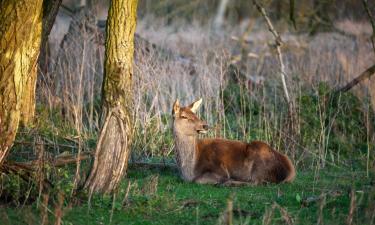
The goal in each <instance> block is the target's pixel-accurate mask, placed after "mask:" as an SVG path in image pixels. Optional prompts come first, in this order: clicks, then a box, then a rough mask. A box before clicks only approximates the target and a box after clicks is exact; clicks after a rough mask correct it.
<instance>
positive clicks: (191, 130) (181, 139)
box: [172, 99, 296, 185]
mask: <svg viewBox="0 0 375 225" xmlns="http://www.w3.org/2000/svg"><path fill="white" fill-rule="evenodd" d="M201 103H202V99H199V100H198V101H196V102H193V103H192V104H191V105H189V106H186V107H180V103H179V101H178V100H176V102H175V103H174V105H173V110H172V115H173V134H174V140H175V153H176V161H177V164H178V168H179V170H180V173H181V175H182V178H183V179H184V180H186V181H192V182H196V183H201V184H224V185H242V184H255V185H256V184H262V183H270V182H271V183H280V182H291V181H293V179H294V177H295V174H296V172H295V169H294V166H293V164H292V162H291V161H290V159H289V158H288V157H287V156H286V155H284V154H281V153H279V152H277V151H275V150H274V149H272V148H271V147H270V146H269V145H268V144H266V143H264V142H261V141H253V142H251V143H245V142H242V141H234V140H227V139H220V138H207V139H199V138H198V134H199V133H206V132H207V130H208V125H207V123H206V122H204V121H202V120H201V119H199V118H198V117H197V115H196V114H195V113H196V112H197V110H198V108H199V106H200V105H201Z"/></svg>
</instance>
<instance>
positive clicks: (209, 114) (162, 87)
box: [38, 15, 375, 160]
mask: <svg viewBox="0 0 375 225" xmlns="http://www.w3.org/2000/svg"><path fill="white" fill-rule="evenodd" d="M79 18H81V17H79ZM72 21H73V23H72V24H71V26H70V28H69V33H68V35H66V36H65V37H64V39H65V41H63V43H62V44H60V46H61V48H60V49H59V51H58V54H57V55H53V54H52V55H51V58H50V62H51V63H50V65H51V68H49V70H48V72H47V74H42V76H41V77H42V79H40V80H39V88H38V94H39V102H41V104H42V105H45V106H47V108H48V111H49V112H50V117H54V116H56V115H55V114H56V113H57V114H58V115H60V117H61V118H62V119H63V120H64V121H65V122H67V123H68V124H71V126H72V127H73V128H74V130H75V133H76V134H77V136H76V137H75V138H77V137H82V138H83V139H85V138H87V137H92V136H93V134H95V133H96V131H97V129H98V127H99V124H100V122H99V121H100V97H101V95H100V93H101V82H102V76H103V66H102V65H103V57H104V46H103V33H102V31H101V30H100V29H99V28H97V27H96V24H95V19H94V17H92V15H89V16H86V17H84V19H83V20H81V19H78V18H73V19H72ZM337 26H338V27H340V29H341V30H345V32H346V33H351V34H353V35H350V36H345V35H342V34H339V33H320V34H317V35H316V36H313V37H309V36H307V35H304V34H295V33H292V32H289V31H284V32H281V33H282V38H283V40H285V47H284V49H283V51H284V54H285V61H286V67H287V68H286V69H287V74H288V77H287V84H288V85H289V88H290V92H291V95H292V97H293V98H294V99H299V97H300V96H301V94H302V92H303V91H304V90H306V89H312V90H315V91H316V92H317V91H318V86H319V83H320V82H327V83H328V84H330V85H331V87H336V86H340V85H343V84H345V83H346V82H348V81H349V80H350V79H353V78H354V77H355V76H356V75H357V74H359V73H360V72H362V71H363V70H365V69H366V68H367V67H368V66H370V65H371V63H372V62H373V58H374V55H373V52H372V49H371V44H370V42H369V40H368V28H367V26H368V25H367V24H364V23H360V25H358V24H356V23H354V22H351V21H348V20H346V21H343V22H342V23H338V25H337ZM244 30H247V33H246V35H243V34H244ZM56 32H57V31H56ZM137 33H138V34H139V35H140V36H141V37H143V38H144V39H146V40H147V41H149V42H151V43H154V44H155V45H156V46H157V48H150V47H149V46H146V44H145V43H144V42H139V43H138V44H137V49H136V59H135V73H134V93H135V95H134V98H135V120H136V125H137V131H136V136H135V140H134V149H135V150H136V152H138V153H139V154H140V155H141V156H146V157H152V156H163V157H164V156H169V155H170V154H171V152H172V148H173V146H172V141H171V138H168V135H170V120H169V119H168V118H169V115H170V112H171V106H172V104H173V102H174V101H175V99H176V98H179V99H180V100H181V101H182V102H183V103H187V102H192V101H193V100H195V99H197V98H199V97H202V98H203V99H204V106H203V111H202V112H201V116H202V117H203V118H204V119H206V120H207V121H208V123H209V124H211V125H212V126H213V127H215V129H214V132H212V133H211V134H210V135H211V136H227V135H228V133H227V131H226V129H231V127H237V128H238V130H237V132H235V133H233V134H230V135H229V137H230V138H237V137H246V139H250V136H252V137H254V133H255V137H257V138H261V139H263V140H265V141H269V142H271V143H272V145H274V146H275V147H277V148H280V149H284V148H285V146H284V145H282V142H283V139H285V138H288V137H285V135H286V136H287V135H288V134H285V135H281V133H280V132H284V131H283V126H284V122H283V121H284V120H285V119H286V118H285V117H286V115H285V113H283V111H284V109H285V108H284V109H283V107H284V105H285V103H284V99H283V98H282V94H280V81H279V77H278V75H277V71H278V65H277V60H276V56H275V54H274V52H273V50H272V48H271V47H270V43H271V42H272V38H271V36H270V34H269V32H268V31H267V30H265V26H264V24H263V23H262V22H261V21H258V20H254V21H244V22H243V23H242V24H240V25H239V26H234V27H231V28H225V30H224V31H223V32H222V33H212V32H211V30H210V27H209V26H205V25H201V24H198V23H194V22H193V23H191V24H189V25H186V24H178V23H172V24H170V25H168V26H165V25H164V23H163V21H160V20H157V19H155V18H152V17H146V18H143V19H140V20H139V21H138V27H137ZM52 35H53V34H52ZM241 40H242V41H241ZM51 41H56V39H53V40H51ZM52 44H53V45H54V46H57V45H59V44H57V43H52ZM146 49H147V50H146ZM160 49H162V50H160ZM233 62H235V64H236V65H237V68H239V71H240V74H241V75H238V74H237V75H234V76H243V77H244V79H245V82H246V85H245V86H243V87H239V89H240V93H241V94H240V95H241V101H240V102H241V105H236V104H235V103H233V104H232V105H224V93H225V91H226V88H227V84H228V82H230V80H231V79H232V78H231V75H230V74H232V73H233V71H231V69H230V67H229V65H230V64H231V63H233ZM373 79H375V78H373ZM374 85H375V84H374V82H370V81H367V82H364V83H363V84H361V85H359V86H358V87H356V88H355V90H354V92H355V93H356V95H357V96H359V97H360V99H364V100H365V99H366V98H367V97H369V99H370V100H371V102H372V106H374V105H375V86H374ZM322 101H323V100H322ZM254 102H260V103H261V105H263V108H262V111H261V115H260V116H257V117H249V118H246V117H243V115H245V114H246V112H245V111H244V109H245V108H246V106H248V105H251V104H253V103H254ZM364 102H365V101H364ZM298 104H299V102H297V107H298V106H299V105H298ZM280 107H281V108H280ZM228 108H233V110H234V111H236V112H238V116H237V117H236V121H232V119H233V118H227V115H226V114H225V110H227V109H228ZM364 108H366V107H364ZM367 108H368V107H367ZM325 110H326V109H325V108H322V109H320V112H321V113H322V115H323V114H324V113H325ZM364 110H365V109H364ZM322 118H323V116H322ZM322 121H323V120H322ZM300 122H301V123H302V122H303V121H300ZM254 123H259V124H263V125H262V128H261V129H262V131H261V134H259V131H256V132H255V131H253V130H254V126H253V124H254ZM56 126H59V125H56ZM325 126H326V125H324V124H322V128H321V129H322V136H326V133H325V130H326V129H327V127H325ZM249 134H250V136H249ZM94 136H95V135H94ZM169 137H170V136H169ZM373 139H374V137H373V134H371V135H370V137H369V141H371V140H373ZM288 141H289V142H293V141H294V142H296V143H294V144H293V146H299V148H300V149H301V150H302V151H303V152H305V151H311V150H306V149H304V146H303V145H305V143H300V142H299V140H288ZM320 142H321V145H320V146H321V147H319V148H321V149H324V148H325V147H324V143H325V142H327V140H325V139H324V138H322V139H321V140H320ZM301 145H302V146H301ZM86 147H87V146H83V150H85V149H86ZM286 151H288V150H286ZM313 151H315V150H313ZM311 154H312V155H314V154H318V155H321V156H323V157H326V156H327V152H324V150H323V151H321V150H317V152H312V153H311ZM301 155H303V154H301ZM297 158H298V157H297ZM303 159H304V158H303V157H300V160H303ZM296 160H298V159H296Z"/></svg>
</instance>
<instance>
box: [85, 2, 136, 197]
mask: <svg viewBox="0 0 375 225" xmlns="http://www.w3.org/2000/svg"><path fill="white" fill-rule="evenodd" d="M137 3H138V1H137V0H112V2H111V5H110V8H109V12H108V20H107V37H106V50H105V51H106V59H105V74H104V76H105V77H104V82H103V112H104V114H103V115H104V116H103V118H105V119H104V124H103V127H102V129H101V131H100V135H99V139H98V143H97V147H96V152H95V159H94V164H93V167H92V169H91V173H90V175H89V177H88V179H87V181H86V184H85V188H87V189H88V190H89V193H90V194H92V193H93V192H101V193H110V192H113V191H114V190H115V189H116V188H117V187H118V185H119V183H120V181H121V178H122V177H123V175H124V174H125V172H126V169H127V166H128V158H129V155H130V145H131V139H132V133H133V123H132V121H133V116H132V115H133V113H132V112H133V110H132V107H133V94H132V76H133V54H134V32H135V26H136V16H137Z"/></svg>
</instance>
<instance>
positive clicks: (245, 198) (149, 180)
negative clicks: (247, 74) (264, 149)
mask: <svg viewBox="0 0 375 225" xmlns="http://www.w3.org/2000/svg"><path fill="white" fill-rule="evenodd" d="M374 181H375V176H374V175H371V174H370V176H369V177H367V176H366V172H364V171H351V170H350V169H348V170H346V169H342V168H341V169H338V168H331V169H329V168H326V169H323V170H320V171H298V174H297V177H296V179H295V181H294V182H293V183H291V184H277V185H275V184H269V185H263V186H242V187H224V186H212V185H198V184H194V183H186V182H183V181H182V180H181V179H180V178H179V176H178V173H177V172H176V171H175V170H174V169H172V168H163V169H161V168H151V169H150V168H145V167H139V166H137V167H134V166H131V167H130V168H129V171H128V175H127V178H126V179H124V182H123V183H122V185H121V187H120V190H119V192H118V194H117V195H116V196H115V198H113V196H100V197H99V196H93V197H92V199H91V201H90V202H89V201H87V200H82V201H80V203H77V202H76V203H74V204H69V203H68V202H65V204H64V205H63V209H62V212H63V216H62V224H163V225H166V224H180V225H182V224H345V223H347V221H348V219H349V220H350V219H351V218H352V221H353V224H370V223H374V222H375V221H374V202H375V201H374V194H375V192H374V189H373V188H374ZM129 182H130V186H129ZM353 193H354V194H353ZM78 202H79V201H78ZM55 211H56V209H55V208H54V207H53V206H51V207H50V208H49V209H48V215H49V216H48V217H49V218H48V221H49V222H53V221H55V216H54V214H55ZM41 217H42V214H41V213H40V210H39V209H38V208H37V202H34V203H33V204H31V205H27V204H26V205H23V206H18V207H7V206H0V224H41Z"/></svg>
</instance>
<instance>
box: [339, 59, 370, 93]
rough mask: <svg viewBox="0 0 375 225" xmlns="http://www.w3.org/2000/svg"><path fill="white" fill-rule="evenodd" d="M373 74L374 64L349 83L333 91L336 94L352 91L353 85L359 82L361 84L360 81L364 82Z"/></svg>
mask: <svg viewBox="0 0 375 225" xmlns="http://www.w3.org/2000/svg"><path fill="white" fill-rule="evenodd" d="M374 74H375V64H374V65H372V66H371V67H369V68H368V69H367V70H365V71H364V72H362V73H361V74H360V75H359V76H358V77H356V78H354V79H353V80H352V81H350V82H349V83H347V84H346V85H344V86H343V87H341V88H338V89H337V90H335V92H336V93H339V92H347V91H349V90H350V89H352V88H353V87H354V86H355V85H357V84H359V83H360V82H362V81H364V80H366V79H370V77H371V76H372V75H374Z"/></svg>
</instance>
